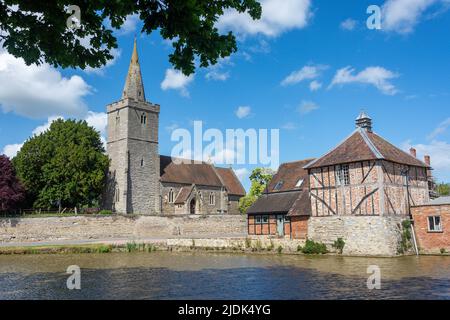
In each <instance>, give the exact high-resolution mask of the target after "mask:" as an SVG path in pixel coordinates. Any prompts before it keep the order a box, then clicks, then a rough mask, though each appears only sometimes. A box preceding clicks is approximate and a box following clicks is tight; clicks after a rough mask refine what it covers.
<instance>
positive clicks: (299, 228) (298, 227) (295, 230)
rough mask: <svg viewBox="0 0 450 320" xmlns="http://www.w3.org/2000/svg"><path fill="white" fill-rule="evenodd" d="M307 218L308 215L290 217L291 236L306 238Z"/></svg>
mask: <svg viewBox="0 0 450 320" xmlns="http://www.w3.org/2000/svg"><path fill="white" fill-rule="evenodd" d="M308 219H309V217H292V218H291V225H292V238H293V239H306V237H307V235H308Z"/></svg>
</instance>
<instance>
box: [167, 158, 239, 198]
mask: <svg viewBox="0 0 450 320" xmlns="http://www.w3.org/2000/svg"><path fill="white" fill-rule="evenodd" d="M179 160H182V161H180V163H176V162H174V161H173V159H172V157H168V156H160V175H161V182H166V183H179V184H186V185H193V184H195V185H201V186H210V187H224V188H226V189H227V191H228V193H229V194H230V195H238V196H244V195H245V189H244V187H243V186H242V184H241V182H240V181H239V179H238V178H237V177H236V175H235V174H234V171H233V169H231V168H230V169H225V168H216V167H214V166H213V165H211V164H209V163H205V162H200V163H198V162H194V161H192V160H185V159H179Z"/></svg>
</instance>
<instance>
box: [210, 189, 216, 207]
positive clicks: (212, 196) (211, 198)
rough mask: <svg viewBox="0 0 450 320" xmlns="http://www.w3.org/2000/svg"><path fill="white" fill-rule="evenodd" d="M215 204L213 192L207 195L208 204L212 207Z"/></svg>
mask: <svg viewBox="0 0 450 320" xmlns="http://www.w3.org/2000/svg"><path fill="white" fill-rule="evenodd" d="M215 203H216V196H215V195H214V193H213V192H211V193H210V194H209V204H210V205H212V206H213V205H214V204H215Z"/></svg>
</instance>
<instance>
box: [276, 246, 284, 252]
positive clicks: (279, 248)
mask: <svg viewBox="0 0 450 320" xmlns="http://www.w3.org/2000/svg"><path fill="white" fill-rule="evenodd" d="M277 251H278V253H279V254H280V253H282V252H283V247H282V246H279V247H278V249H277Z"/></svg>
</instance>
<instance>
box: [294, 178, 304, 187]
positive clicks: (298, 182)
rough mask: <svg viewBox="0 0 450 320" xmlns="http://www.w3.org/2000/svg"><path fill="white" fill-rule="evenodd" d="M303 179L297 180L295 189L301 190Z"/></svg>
mask: <svg viewBox="0 0 450 320" xmlns="http://www.w3.org/2000/svg"><path fill="white" fill-rule="evenodd" d="M303 181H304V180H303V179H299V180H298V181H297V184H296V185H295V187H296V188H301V187H302V185H303Z"/></svg>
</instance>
